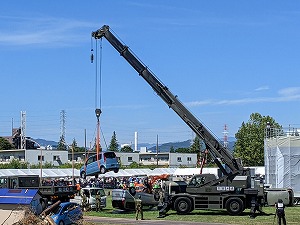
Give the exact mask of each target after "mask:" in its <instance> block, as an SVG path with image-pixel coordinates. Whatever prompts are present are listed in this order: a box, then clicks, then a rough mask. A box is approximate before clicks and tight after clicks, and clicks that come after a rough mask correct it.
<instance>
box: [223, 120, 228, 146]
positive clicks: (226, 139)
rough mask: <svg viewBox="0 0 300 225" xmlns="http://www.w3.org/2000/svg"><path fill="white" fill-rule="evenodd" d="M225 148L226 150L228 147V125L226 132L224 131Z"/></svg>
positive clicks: (225, 126) (225, 128) (225, 127)
mask: <svg viewBox="0 0 300 225" xmlns="http://www.w3.org/2000/svg"><path fill="white" fill-rule="evenodd" d="M223 135H224V136H223V146H224V147H225V148H227V147H228V128H227V124H225V125H224V130H223Z"/></svg>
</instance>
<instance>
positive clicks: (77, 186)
mask: <svg viewBox="0 0 300 225" xmlns="http://www.w3.org/2000/svg"><path fill="white" fill-rule="evenodd" d="M80 189H81V187H80V183H79V182H77V183H76V195H80Z"/></svg>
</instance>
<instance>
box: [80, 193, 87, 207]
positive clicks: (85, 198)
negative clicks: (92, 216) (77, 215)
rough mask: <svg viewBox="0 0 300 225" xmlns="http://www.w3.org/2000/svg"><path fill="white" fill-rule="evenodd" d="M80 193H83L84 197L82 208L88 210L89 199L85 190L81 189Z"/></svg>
mask: <svg viewBox="0 0 300 225" xmlns="http://www.w3.org/2000/svg"><path fill="white" fill-rule="evenodd" d="M80 194H81V199H82V202H81V206H82V209H83V211H88V208H89V200H88V198H87V196H86V194H85V193H84V192H83V191H81V193H80Z"/></svg>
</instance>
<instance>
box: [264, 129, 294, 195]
mask: <svg viewBox="0 0 300 225" xmlns="http://www.w3.org/2000/svg"><path fill="white" fill-rule="evenodd" d="M295 131H296V132H295ZM264 150H265V152H264V158H265V176H266V177H265V179H266V183H268V184H271V185H272V187H275V188H292V189H293V190H294V192H300V136H299V133H298V130H297V129H291V128H290V129H287V131H284V132H282V131H281V130H275V129H272V128H270V129H269V130H267V132H266V138H265V140H264Z"/></svg>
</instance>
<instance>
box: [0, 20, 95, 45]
mask: <svg viewBox="0 0 300 225" xmlns="http://www.w3.org/2000/svg"><path fill="white" fill-rule="evenodd" d="M0 18H1V23H0V45H10V46H11V45H16V46H20V45H24V46H25V45H39V46H40V45H45V46H48V47H49V46H68V45H72V43H74V42H79V41H80V40H84V39H85V36H86V35H85V33H86V32H85V30H84V29H86V28H91V27H93V26H94V24H91V23H87V22H84V21H79V20H70V19H65V18H53V17H0ZM81 30H82V32H80V31H81Z"/></svg>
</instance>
